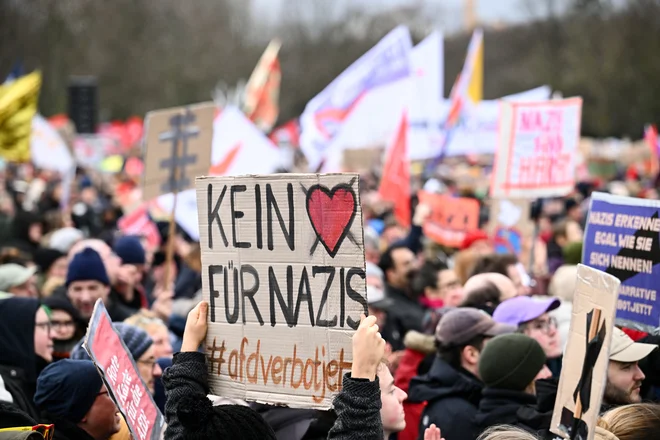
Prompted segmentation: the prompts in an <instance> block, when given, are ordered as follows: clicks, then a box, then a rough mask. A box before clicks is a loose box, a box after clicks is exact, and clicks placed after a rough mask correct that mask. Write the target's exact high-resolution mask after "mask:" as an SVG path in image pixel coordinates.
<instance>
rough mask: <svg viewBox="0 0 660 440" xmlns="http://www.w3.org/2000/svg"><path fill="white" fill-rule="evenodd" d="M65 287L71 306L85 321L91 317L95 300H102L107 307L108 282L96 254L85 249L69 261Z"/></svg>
mask: <svg viewBox="0 0 660 440" xmlns="http://www.w3.org/2000/svg"><path fill="white" fill-rule="evenodd" d="M65 286H66V292H67V296H68V298H69V300H70V301H71V304H73V306H74V307H75V308H76V310H78V312H79V313H80V316H81V317H82V318H83V319H84V320H85V321H87V320H89V318H90V317H91V316H92V312H93V311H94V304H96V300H98V299H99V298H100V299H102V300H103V302H104V303H106V306H107V301H108V296H109V295H110V280H109V279H108V274H107V273H106V271H105V266H104V265H103V260H101V257H100V256H99V254H98V252H96V251H95V250H94V249H92V248H86V249H85V250H83V251H82V252H79V253H77V254H76V255H75V256H74V257H73V258H72V259H71V261H70V262H69V268H68V270H67V273H66V283H65Z"/></svg>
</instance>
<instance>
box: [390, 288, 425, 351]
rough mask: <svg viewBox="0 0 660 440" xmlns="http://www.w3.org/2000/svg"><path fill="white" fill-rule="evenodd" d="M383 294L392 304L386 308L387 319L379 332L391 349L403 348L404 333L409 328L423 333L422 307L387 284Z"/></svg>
mask: <svg viewBox="0 0 660 440" xmlns="http://www.w3.org/2000/svg"><path fill="white" fill-rule="evenodd" d="M385 295H386V296H387V297H388V298H390V299H391V300H392V305H391V306H390V307H389V308H388V309H387V321H386V323H385V325H384V328H383V330H382V331H381V334H382V335H383V339H385V341H387V342H389V343H390V344H391V345H392V350H394V351H399V350H403V349H405V348H406V347H405V345H404V344H403V338H404V337H405V336H406V333H408V332H409V331H410V330H415V331H418V332H420V333H423V328H422V322H423V321H424V307H423V306H422V305H421V304H420V303H419V302H418V301H416V300H414V299H412V298H410V297H409V296H408V295H406V293H405V292H403V291H402V290H399V289H397V288H395V287H392V286H390V285H389V284H387V285H385Z"/></svg>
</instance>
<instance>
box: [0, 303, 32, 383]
mask: <svg viewBox="0 0 660 440" xmlns="http://www.w3.org/2000/svg"><path fill="white" fill-rule="evenodd" d="M38 309H39V301H37V300H36V299H32V298H17V297H10V298H5V299H2V300H0V335H2V337H0V365H4V366H8V367H15V368H20V369H22V370H23V372H24V374H25V377H26V379H27V380H28V381H29V382H35V381H36V379H37V355H36V354H35V352H34V324H35V321H34V318H35V316H36V314H37V310H38Z"/></svg>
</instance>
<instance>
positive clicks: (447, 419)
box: [408, 357, 483, 440]
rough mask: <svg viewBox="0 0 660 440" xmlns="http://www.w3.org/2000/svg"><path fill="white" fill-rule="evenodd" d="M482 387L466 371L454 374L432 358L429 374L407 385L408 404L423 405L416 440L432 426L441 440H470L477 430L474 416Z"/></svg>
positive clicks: (453, 371)
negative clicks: (439, 432)
mask: <svg viewBox="0 0 660 440" xmlns="http://www.w3.org/2000/svg"><path fill="white" fill-rule="evenodd" d="M482 387H483V385H482V383H481V382H480V381H479V380H478V379H477V378H476V377H474V376H473V375H471V374H470V373H468V372H467V371H457V370H455V369H454V368H452V367H451V366H450V365H449V364H447V363H446V362H445V361H443V360H442V359H440V358H438V357H436V358H435V360H434V362H433V365H432V366H431V370H429V372H428V373H427V374H425V375H423V376H418V377H414V378H413V379H412V380H411V381H410V388H409V391H408V401H409V402H412V403H421V402H427V405H426V407H425V408H424V412H423V413H422V418H421V421H420V427H419V438H420V440H421V439H423V438H424V431H425V430H426V428H428V427H429V426H430V425H431V424H432V423H435V425H436V426H438V427H439V428H440V429H441V430H442V437H443V438H444V439H445V440H474V439H475V438H477V434H478V429H477V427H476V425H475V424H474V420H473V419H474V416H475V415H476V413H477V407H478V406H479V401H480V400H481V389H482Z"/></svg>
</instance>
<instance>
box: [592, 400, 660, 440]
mask: <svg viewBox="0 0 660 440" xmlns="http://www.w3.org/2000/svg"><path fill="white" fill-rule="evenodd" d="M658 433H660V405H656V404H651V403H634V404H632V405H624V406H619V407H617V408H614V409H612V410H610V411H608V412H606V413H605V414H603V415H602V416H601V418H600V419H599V420H598V424H597V426H596V436H595V440H648V439H652V438H657V436H658Z"/></svg>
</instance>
